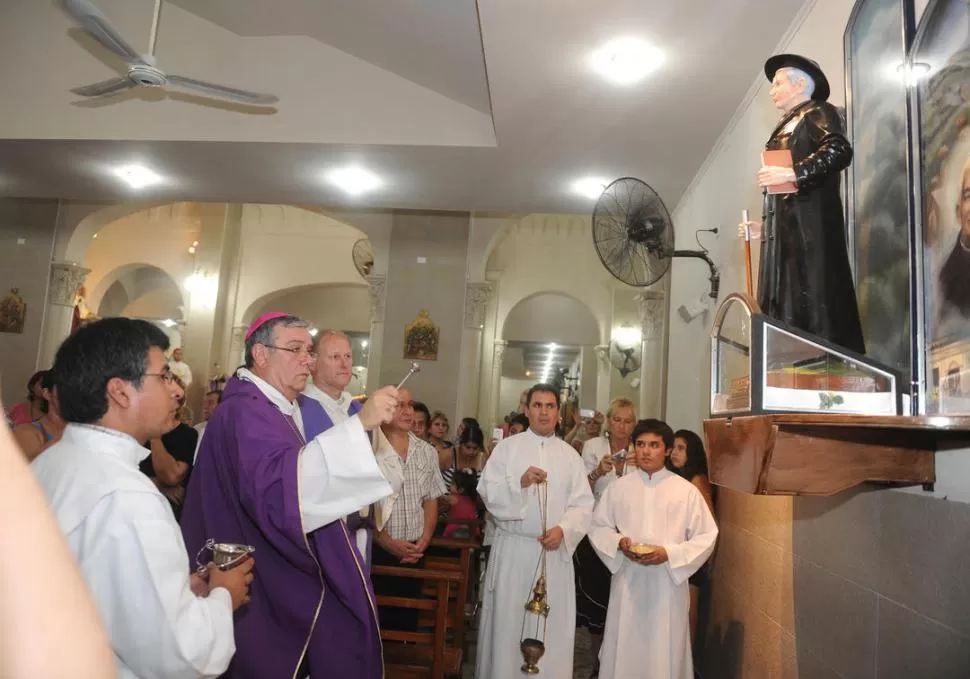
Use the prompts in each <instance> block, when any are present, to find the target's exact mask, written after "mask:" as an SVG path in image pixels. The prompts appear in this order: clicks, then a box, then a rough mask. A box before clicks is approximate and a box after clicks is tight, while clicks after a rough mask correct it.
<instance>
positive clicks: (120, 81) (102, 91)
mask: <svg viewBox="0 0 970 679" xmlns="http://www.w3.org/2000/svg"><path fill="white" fill-rule="evenodd" d="M132 87H135V83H133V82H131V81H130V80H128V79H127V78H110V79H108V80H102V81H101V82H99V83H94V84H92V85H84V86H83V87H75V88H74V89H72V90H71V92H73V93H74V94H76V95H78V96H79V97H103V96H105V95H107V94H117V93H118V92H123V91H124V90H130V89H131V88H132Z"/></svg>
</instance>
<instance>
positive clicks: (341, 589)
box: [182, 312, 397, 679]
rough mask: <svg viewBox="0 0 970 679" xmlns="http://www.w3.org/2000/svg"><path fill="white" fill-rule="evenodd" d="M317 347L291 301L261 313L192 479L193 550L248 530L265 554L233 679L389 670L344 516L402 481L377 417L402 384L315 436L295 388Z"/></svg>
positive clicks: (185, 521) (370, 674)
mask: <svg viewBox="0 0 970 679" xmlns="http://www.w3.org/2000/svg"><path fill="white" fill-rule="evenodd" d="M314 360H315V352H314V350H313V345H312V344H311V338H310V333H309V330H308V329H307V323H306V322H304V321H302V320H301V319H299V318H297V317H295V316H291V315H289V314H285V313H282V312H271V313H267V314H263V315H262V316H260V317H259V318H257V319H256V320H255V321H253V323H252V324H251V325H250V326H249V330H248V331H247V333H246V365H245V367H244V368H240V369H239V371H238V372H237V376H236V377H233V378H231V379H230V380H229V381H228V382H227V383H226V388H225V391H224V392H223V400H222V404H221V405H220V406H219V408H218V409H217V410H216V411H215V413H214V414H213V416H212V418H211V419H210V420H209V424H208V426H207V427H206V434H205V437H204V438H203V440H202V447H201V450H200V455H199V462H198V465H197V466H196V468H195V470H194V472H193V475H192V480H191V481H190V483H189V490H188V497H187V498H186V502H185V508H184V510H183V515H182V531H183V533H184V535H185V543H186V545H187V546H188V548H189V549H190V550H191V551H192V553H195V551H199V550H202V549H204V548H205V546H206V545H207V541H209V540H214V541H215V542H217V543H226V542H228V543H240V544H244V545H250V546H253V547H255V550H256V556H257V558H258V559H259V562H260V571H259V574H258V575H257V579H256V580H254V581H253V585H252V589H251V595H250V596H251V599H252V600H251V602H250V605H249V609H248V611H247V615H245V616H241V617H239V618H238V619H237V621H236V627H235V632H236V648H237V653H236V655H235V657H234V658H233V661H232V664H231V665H230V667H229V671H228V672H227V673H226V674H225V675H223V676H224V677H229V678H230V679H263V678H264V677H267V678H268V677H296V678H298V679H302V678H304V677H307V676H313V677H321V676H328V677H329V676H333V677H351V676H352V677H361V679H380V677H382V676H383V662H382V658H381V644H380V631H379V628H378V622H377V609H376V606H375V603H374V593H373V589H372V587H371V584H370V579H369V577H368V576H367V572H366V570H365V568H364V564H363V562H362V559H361V557H360V554H359V553H358V551H357V549H356V547H355V546H354V542H353V538H352V536H351V535H350V533H349V532H348V530H347V526H346V524H345V523H344V521H343V517H344V516H346V515H347V514H349V513H350V512H353V511H357V510H358V509H359V508H360V507H362V506H364V505H368V504H371V503H372V502H375V501H376V500H379V499H381V498H383V497H385V496H387V495H389V494H390V493H391V487H390V486H389V484H388V483H387V481H386V480H385V478H384V476H383V475H382V473H381V471H380V469H379V467H378V465H377V461H376V460H375V457H374V453H373V449H372V448H371V444H370V441H369V440H368V438H367V436H366V434H365V431H370V430H373V429H375V428H377V427H379V426H380V425H381V423H383V422H387V421H389V420H390V419H391V417H392V416H393V413H394V409H395V408H396V407H397V390H396V389H395V388H394V387H385V388H383V389H378V390H377V391H376V392H374V393H373V394H372V395H371V397H370V398H369V399H368V401H367V403H366V404H365V405H364V406H363V407H362V408H361V410H360V412H359V413H358V414H356V415H355V416H354V417H351V418H349V419H348V420H347V421H346V422H343V423H342V424H338V425H336V426H334V427H331V428H330V429H328V430H327V431H325V432H323V433H322V434H319V435H316V436H308V434H310V433H311V432H310V431H309V430H308V428H307V427H306V426H305V421H304V419H303V415H302V413H301V409H300V407H299V406H298V404H297V397H298V396H299V395H300V393H301V392H302V391H303V389H304V388H305V387H306V382H307V379H308V378H309V376H310V373H311V370H312V367H313V364H314ZM263 564H265V566H264V565H263Z"/></svg>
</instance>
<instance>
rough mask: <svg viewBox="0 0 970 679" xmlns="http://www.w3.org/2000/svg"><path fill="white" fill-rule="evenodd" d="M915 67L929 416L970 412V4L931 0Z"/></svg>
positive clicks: (921, 315) (921, 316) (923, 369)
mask: <svg viewBox="0 0 970 679" xmlns="http://www.w3.org/2000/svg"><path fill="white" fill-rule="evenodd" d="M910 59H911V64H912V68H913V69H914V73H915V74H917V75H918V76H919V79H918V83H917V85H916V87H915V88H914V92H913V98H914V101H915V109H916V111H915V113H916V130H917V132H918V134H917V139H916V148H917V153H918V154H919V160H920V163H919V176H918V181H917V183H916V186H917V188H918V191H917V195H918V198H919V210H918V217H919V224H920V234H919V235H920V238H919V239H918V241H917V244H918V246H919V249H920V257H919V269H920V271H919V274H920V283H921V287H922V301H921V304H920V308H919V309H918V310H917V311H918V313H917V320H918V322H919V324H920V325H919V329H920V333H919V334H920V335H921V338H920V339H921V340H922V343H923V345H924V346H925V347H926V351H925V353H924V355H923V365H921V366H920V379H919V382H920V385H921V388H922V392H923V393H922V397H923V398H922V399H921V401H922V402H923V408H922V410H924V411H925V412H927V413H946V414H968V413H970V125H968V123H970V4H968V3H967V0H936V1H934V2H931V3H930V4H929V5H928V6H927V8H926V11H925V13H924V15H923V18H922V20H921V22H920V27H919V31H918V32H917V35H916V39H915V41H914V44H913V49H912V54H911V57H910Z"/></svg>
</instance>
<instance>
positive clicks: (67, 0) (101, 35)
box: [64, 0, 143, 64]
mask: <svg viewBox="0 0 970 679" xmlns="http://www.w3.org/2000/svg"><path fill="white" fill-rule="evenodd" d="M64 8H65V9H66V10H67V13H68V14H70V15H71V16H72V17H73V18H74V20H75V21H76V22H78V23H79V24H80V25H81V27H82V28H83V29H84V30H85V31H87V32H88V33H90V34H91V36H92V37H94V39H95V40H97V41H98V42H100V43H101V44H102V45H104V46H105V47H107V48H108V49H109V50H111V51H112V52H114V53H115V54H117V55H118V56H119V57H121V58H122V59H124V60H125V61H127V62H128V63H130V64H136V63H143V59H142V56H141V55H140V54H138V52H136V51H135V50H134V48H133V47H132V46H131V45H129V44H128V43H127V42H126V41H125V39H124V38H122V37H121V35H120V34H119V33H118V31H116V30H115V29H114V26H112V25H111V22H109V21H108V17H106V16H105V15H104V14H102V13H101V10H99V9H98V8H97V7H95V6H94V5H92V4H91V3H90V2H89V1H88V0H64Z"/></svg>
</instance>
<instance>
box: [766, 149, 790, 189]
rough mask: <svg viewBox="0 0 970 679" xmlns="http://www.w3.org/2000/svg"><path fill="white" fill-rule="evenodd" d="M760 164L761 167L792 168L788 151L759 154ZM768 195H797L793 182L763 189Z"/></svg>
mask: <svg viewBox="0 0 970 679" xmlns="http://www.w3.org/2000/svg"><path fill="white" fill-rule="evenodd" d="M761 164H762V165H763V166H768V165H772V166H775V167H793V162H792V157H791V151H789V150H788V149H777V150H774V151H762V152H761ZM765 189H766V190H767V192H768V193H771V194H775V193H798V187H797V186H796V185H795V182H785V183H784V184H775V185H774V186H767V187H765Z"/></svg>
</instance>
